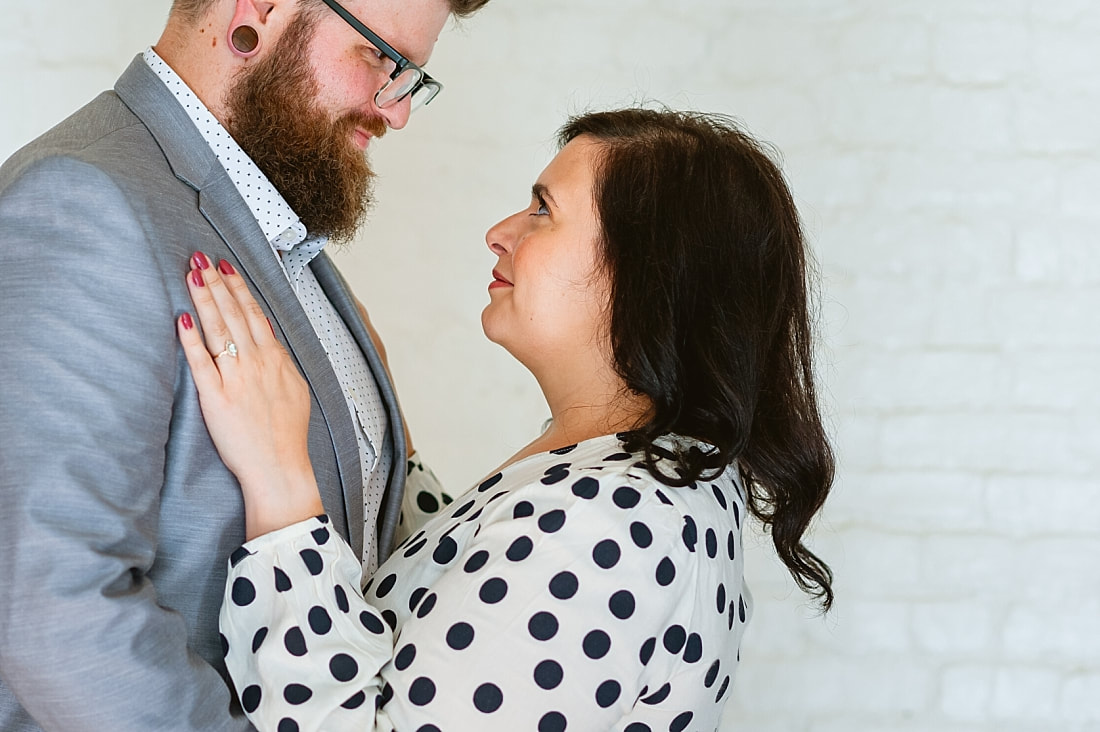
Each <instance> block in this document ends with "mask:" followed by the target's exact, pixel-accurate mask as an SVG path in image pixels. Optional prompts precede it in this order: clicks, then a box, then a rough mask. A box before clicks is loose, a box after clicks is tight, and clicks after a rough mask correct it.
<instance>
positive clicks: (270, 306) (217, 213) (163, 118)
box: [115, 56, 403, 556]
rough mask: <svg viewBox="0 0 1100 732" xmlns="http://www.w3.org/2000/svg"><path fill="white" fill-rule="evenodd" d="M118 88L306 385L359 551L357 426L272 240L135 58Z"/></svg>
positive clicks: (330, 497)
mask: <svg viewBox="0 0 1100 732" xmlns="http://www.w3.org/2000/svg"><path fill="white" fill-rule="evenodd" d="M115 90H116V92H117V93H118V95H119V97H120V98H121V99H122V101H123V102H125V103H126V105H127V106H128V107H130V109H131V111H133V112H134V114H135V115H137V117H138V118H139V119H141V120H142V121H143V122H144V123H145V124H146V126H147V127H148V128H149V131H150V132H151V133H152V135H153V136H154V137H155V138H156V140H157V143H158V144H159V145H160V146H161V149H162V150H163V151H164V154H165V157H166V158H167V160H168V162H169V164H170V165H171V166H172V169H173V171H174V172H175V173H176V176H177V177H178V178H179V179H180V180H182V181H184V182H185V183H187V184H188V185H190V186H191V187H192V188H194V189H195V190H196V191H197V192H198V199H199V209H200V211H201V212H202V214H203V215H204V216H205V217H206V219H207V221H209V222H210V225H211V226H212V227H213V228H214V229H215V230H216V231H217V233H218V235H219V236H220V237H221V238H222V239H223V240H224V241H225V244H226V246H227V247H228V248H229V250H230V251H231V252H232V253H233V254H234V256H235V257H236V260H237V264H238V268H239V269H240V271H241V274H242V275H243V276H244V277H245V279H246V280H247V281H249V283H250V284H251V285H252V292H253V295H255V296H256V299H257V300H258V301H259V303H260V305H261V306H262V307H263V308H264V310H265V311H266V312H267V313H268V316H269V317H270V318H271V321H272V325H273V326H274V328H275V330H276V332H277V333H280V334H281V337H282V339H283V342H284V344H285V345H286V346H287V350H288V351H289V352H290V354H291V357H292V358H294V359H295V361H296V362H297V365H298V368H299V370H300V371H301V372H302V374H303V375H304V376H305V379H306V381H307V382H308V383H309V386H310V389H311V390H312V392H313V396H314V399H315V400H316V404H317V406H318V407H319V411H320V413H321V417H322V418H323V423H324V427H323V429H318V428H317V426H318V423H317V420H316V419H314V420H313V421H312V425H313V426H312V428H311V430H310V437H309V441H310V453H311V454H314V455H318V454H323V451H325V450H329V451H334V452H335V457H336V461H335V470H334V471H331V472H332V473H333V474H329V473H330V471H329V470H327V469H326V464H328V463H329V462H330V461H327V460H326V461H319V460H315V461H314V468H315V469H316V470H317V472H318V476H317V478H318V485H319V486H320V488H321V498H322V501H323V502H324V505H325V506H342V507H343V508H344V515H345V517H346V519H347V525H346V526H345V527H343V528H344V529H345V533H346V535H347V536H348V539H349V543H350V544H351V545H352V548H353V549H354V550H355V551H356V553H357V554H358V555H359V556H362V550H363V530H362V527H363V505H362V501H361V499H360V497H361V495H362V490H361V485H362V472H361V470H360V466H359V447H358V444H357V442H356V438H355V429H356V428H355V427H354V425H353V424H352V421H351V415H350V414H349V412H348V408H347V402H346V401H345V399H344V394H343V390H342V389H341V387H340V383H339V381H338V380H337V379H336V374H335V373H334V372H333V370H332V365H331V363H330V362H329V360H328V355H327V354H326V353H325V351H324V348H323V347H322V346H321V343H320V340H319V339H318V338H317V334H316V333H315V332H314V330H313V325H312V323H310V321H309V317H308V316H307V315H306V313H305V311H304V310H303V309H302V306H301V304H300V303H299V302H298V298H297V295H296V294H295V293H294V291H293V289H292V288H291V286H290V283H289V282H288V281H287V278H286V275H285V273H284V272H283V269H282V267H281V266H280V264H279V262H278V260H277V258H276V255H275V254H274V252H273V251H272V250H271V245H270V244H269V242H268V241H267V238H266V237H265V236H264V234H263V232H262V231H261V230H260V226H259V224H258V223H256V219H255V218H254V217H253V215H252V212H251V211H250V210H249V209H248V206H247V205H245V203H244V200H243V199H242V198H241V196H240V193H239V192H238V191H237V189H236V187H235V186H234V185H233V182H232V181H231V180H230V179H229V176H228V174H226V172H225V169H224V168H223V167H222V166H221V164H220V163H219V162H218V160H217V158H216V157H215V156H214V154H213V152H212V151H211V150H210V147H209V145H207V144H206V141H205V140H204V139H203V138H202V135H201V134H199V131H198V130H197V129H196V128H195V126H194V124H193V123H192V122H191V120H190V118H189V117H188V116H187V114H186V112H184V110H183V109H182V107H180V106H179V104H178V103H177V102H176V100H175V98H174V97H173V96H172V95H171V93H170V92H169V91H168V89H167V88H166V87H165V86H164V84H163V83H162V82H161V81H160V79H159V78H158V77H157V76H156V74H155V73H153V71H152V69H150V68H149V67H148V65H146V64H145V62H144V60H143V59H142V58H141V57H140V56H138V57H137V58H135V59H134V61H133V62H132V63H131V64H130V67H129V68H128V69H127V70H126V72H125V73H124V74H123V75H122V77H120V79H119V81H118V83H117V84H116V85H115ZM182 266H183V263H181V267H182ZM182 274H183V271H182V269H181V276H182ZM402 442H403V441H402Z"/></svg>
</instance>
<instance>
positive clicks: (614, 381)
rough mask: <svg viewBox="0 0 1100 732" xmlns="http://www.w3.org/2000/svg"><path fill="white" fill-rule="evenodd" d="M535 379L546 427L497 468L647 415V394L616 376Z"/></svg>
mask: <svg viewBox="0 0 1100 732" xmlns="http://www.w3.org/2000/svg"><path fill="white" fill-rule="evenodd" d="M558 376H559V378H555V379H539V385H540V386H541V387H542V393H543V396H544V397H546V403H547V404H548V405H549V407H550V423H549V426H548V427H547V428H546V430H545V431H544V432H543V433H542V434H541V435H539V436H538V437H536V438H535V439H534V440H532V441H531V442H530V443H529V444H528V445H527V446H526V447H524V448H523V449H521V450H520V451H519V452H517V453H516V454H515V455H513V456H512V457H511V458H509V459H508V460H507V461H506V462H505V463H504V465H502V466H501V469H503V468H505V467H507V466H509V465H511V464H512V463H515V462H517V461H519V460H522V459H523V458H525V457H528V456H530V455H535V454H538V453H542V452H549V451H550V450H557V449H559V448H562V447H567V446H569V445H575V444H577V443H578V442H583V441H584V440H590V439H592V438H593V437H600V436H602V435H610V434H614V433H616V432H623V431H625V430H631V429H635V428H637V427H639V426H641V425H642V424H643V423H644V422H645V420H646V418H647V417H648V416H649V414H650V411H651V408H652V403H651V402H650V400H649V398H648V397H646V396H644V395H641V394H635V393H634V392H632V391H630V390H629V389H627V388H626V385H625V384H623V383H622V380H621V379H619V378H618V377H617V376H610V375H608V374H598V375H594V374H590V375H589V377H588V378H586V379H582V380H573V381H570V380H567V379H563V378H560V374H559V375H558Z"/></svg>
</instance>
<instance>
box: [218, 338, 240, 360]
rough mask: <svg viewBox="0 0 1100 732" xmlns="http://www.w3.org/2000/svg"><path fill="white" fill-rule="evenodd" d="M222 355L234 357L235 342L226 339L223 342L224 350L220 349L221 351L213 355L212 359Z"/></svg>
mask: <svg viewBox="0 0 1100 732" xmlns="http://www.w3.org/2000/svg"><path fill="white" fill-rule="evenodd" d="M222 356H229V357H230V358H236V357H237V344H236V343H234V342H233V341H226V342H225V350H224V351H222V352H221V353H219V354H218V355H217V356H214V359H215V360H217V359H219V358H221V357H222Z"/></svg>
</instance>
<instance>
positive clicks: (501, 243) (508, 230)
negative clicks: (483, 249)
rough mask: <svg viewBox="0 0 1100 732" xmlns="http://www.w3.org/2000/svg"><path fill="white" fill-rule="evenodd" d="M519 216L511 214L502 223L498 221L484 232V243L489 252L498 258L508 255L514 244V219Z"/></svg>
mask: <svg viewBox="0 0 1100 732" xmlns="http://www.w3.org/2000/svg"><path fill="white" fill-rule="evenodd" d="M518 215H519V214H512V215H511V216H509V217H508V218H506V219H504V220H503V221H498V222H497V223H496V224H494V225H493V226H492V227H490V228H489V230H488V231H487V232H485V243H486V244H487V245H488V246H489V251H491V252H492V253H493V254H495V255H497V256H498V257H500V256H503V255H505V254H508V253H509V252H510V251H511V250H512V244H513V243H514V242H515V231H514V228H515V226H514V219H515V218H516V216H518Z"/></svg>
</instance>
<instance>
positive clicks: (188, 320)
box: [176, 313, 222, 398]
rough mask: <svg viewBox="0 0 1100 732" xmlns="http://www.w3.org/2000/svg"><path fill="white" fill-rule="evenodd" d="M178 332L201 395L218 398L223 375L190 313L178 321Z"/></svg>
mask: <svg viewBox="0 0 1100 732" xmlns="http://www.w3.org/2000/svg"><path fill="white" fill-rule="evenodd" d="M176 331H177V332H178V333H179V338H180V343H181V344H182V345H183V354H184V356H186V357H187V364H188V366H190V367H191V376H192V378H194V380H195V386H196V387H198V390H199V394H200V395H203V396H205V397H208V398H216V397H215V395H216V394H220V392H221V386H222V377H221V373H220V372H219V371H218V367H217V366H215V365H214V358H213V357H212V356H211V355H210V351H208V350H207V349H206V344H205V343H203V340H202V337H201V336H199V330H198V328H196V327H195V321H194V320H193V319H192V317H191V314H190V313H184V314H183V315H181V316H180V317H179V318H177V319H176Z"/></svg>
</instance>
